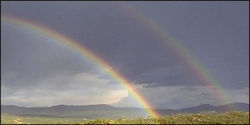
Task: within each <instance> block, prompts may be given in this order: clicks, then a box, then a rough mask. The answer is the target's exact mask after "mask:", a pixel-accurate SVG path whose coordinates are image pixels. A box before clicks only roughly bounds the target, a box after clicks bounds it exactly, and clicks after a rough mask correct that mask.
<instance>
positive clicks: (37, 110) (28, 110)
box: [1, 103, 249, 119]
mask: <svg viewBox="0 0 250 125" xmlns="http://www.w3.org/2000/svg"><path fill="white" fill-rule="evenodd" d="M228 107H230V108H231V109H232V110H234V111H249V104H246V103H231V104H226V105H220V106H213V105H210V104H202V105H198V106H194V107H188V108H182V109H155V110H156V111H157V112H158V113H159V114H160V115H172V114H178V113H199V112H226V111H228ZM2 113H6V114H10V115H18V116H40V117H60V118H66V117H67V118H86V119H95V118H135V117H147V116H148V114H147V112H146V111H145V110H144V109H140V108H134V107H114V106H110V105H105V104H99V105H56V106H51V107H21V106H15V105H1V114H2Z"/></svg>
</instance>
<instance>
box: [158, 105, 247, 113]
mask: <svg viewBox="0 0 250 125" xmlns="http://www.w3.org/2000/svg"><path fill="white" fill-rule="evenodd" d="M228 109H231V110H233V111H249V104H246V103H231V104H226V105H220V106H213V105H210V104H202V105H198V106H194V107H188V108H182V109H175V110H173V109H158V110H157V111H158V112H159V113H160V114H161V115H170V114H178V113H199V112H206V111H212V112H226V111H228Z"/></svg>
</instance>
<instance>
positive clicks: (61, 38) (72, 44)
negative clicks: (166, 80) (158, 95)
mask: <svg viewBox="0 0 250 125" xmlns="http://www.w3.org/2000/svg"><path fill="white" fill-rule="evenodd" d="M1 20H2V21H6V22H8V23H14V24H16V25H21V26H23V27H25V28H29V29H31V30H32V31H36V32H38V33H41V34H43V35H46V36H48V37H51V38H54V39H56V40H55V41H56V42H57V43H58V44H65V45H66V46H67V47H69V48H70V49H73V50H74V51H77V52H79V53H80V54H81V55H82V57H83V58H88V59H89V60H91V61H93V62H94V63H95V64H96V65H97V66H99V68H101V69H103V70H105V71H106V72H107V74H108V75H109V76H110V77H112V78H113V79H114V80H116V81H117V83H119V84H121V85H122V86H123V87H124V88H125V89H126V90H128V92H129V93H130V94H131V95H132V96H133V97H134V98H135V100H136V101H137V102H138V103H140V105H141V106H142V107H143V108H144V109H145V110H146V111H147V112H148V113H149V114H150V115H151V116H152V117H154V118H157V117H159V114H158V113H157V112H156V111H154V110H153V108H152V106H151V105H150V104H149V103H148V102H147V101H146V100H145V99H144V98H143V96H142V95H141V94H140V93H139V92H138V91H137V90H136V88H135V87H134V86H133V85H132V84H131V82H130V81H129V80H127V79H126V78H125V77H124V76H123V75H122V74H121V73H119V72H117V71H116V70H115V69H113V68H112V66H110V65H109V64H108V63H107V62H106V61H104V60H103V59H101V58H100V57H98V56H97V55H96V54H95V53H93V52H92V51H90V50H89V49H88V48H86V47H85V46H84V45H82V44H79V43H78V42H77V41H75V40H73V39H71V38H69V37H66V36H65V35H62V34H60V33H58V32H56V31H54V30H52V29H49V28H47V27H45V26H42V25H39V24H35V23H33V22H30V21H27V20H24V19H21V18H17V17H13V16H1Z"/></svg>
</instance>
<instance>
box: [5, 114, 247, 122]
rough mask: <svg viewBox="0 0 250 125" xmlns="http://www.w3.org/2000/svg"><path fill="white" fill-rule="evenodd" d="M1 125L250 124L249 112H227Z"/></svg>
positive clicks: (17, 119) (40, 119) (39, 119)
mask: <svg viewBox="0 0 250 125" xmlns="http://www.w3.org/2000/svg"><path fill="white" fill-rule="evenodd" d="M1 118H2V119H1V124H18V123H20V124H22V123H28V124H29V123H30V124H34V123H41V124H49V123H54V124H60V123H61V124H62V123H65V124H153V123H160V124H184V123H185V124H201V123H203V124H204V123H205V124H206V123H208V124H217V123H219V124H228V123H230V124H249V112H227V113H211V112H210V113H201V114H177V115H173V116H163V117H160V118H157V119H154V118H137V119H125V118H120V119H93V120H86V119H81V118H49V117H38V116H36V117H30V116H27V117H24V116H14V115H8V114H1Z"/></svg>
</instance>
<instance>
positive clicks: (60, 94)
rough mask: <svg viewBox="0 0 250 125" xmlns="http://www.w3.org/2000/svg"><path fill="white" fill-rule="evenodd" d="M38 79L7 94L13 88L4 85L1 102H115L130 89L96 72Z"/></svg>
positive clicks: (81, 103) (47, 104)
mask: <svg viewBox="0 0 250 125" xmlns="http://www.w3.org/2000/svg"><path fill="white" fill-rule="evenodd" d="M38 82H39V83H35V86H32V87H27V88H25V87H23V88H22V89H19V90H17V91H12V92H13V93H12V94H7V93H8V91H10V90H11V88H8V87H6V86H3V88H2V93H3V96H2V97H1V100H2V103H3V104H17V105H23V106H50V105H57V104H69V105H78V104H79V105H89V104H113V103H117V102H119V101H120V100H122V99H123V98H125V97H127V96H128V91H127V90H124V89H123V88H122V87H121V86H120V85H119V84H112V80H109V79H103V78H101V77H99V76H98V75H97V74H90V73H79V74H75V75H72V76H63V75H58V76H55V77H51V78H47V79H44V80H41V81H38ZM5 84H7V83H5Z"/></svg>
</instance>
